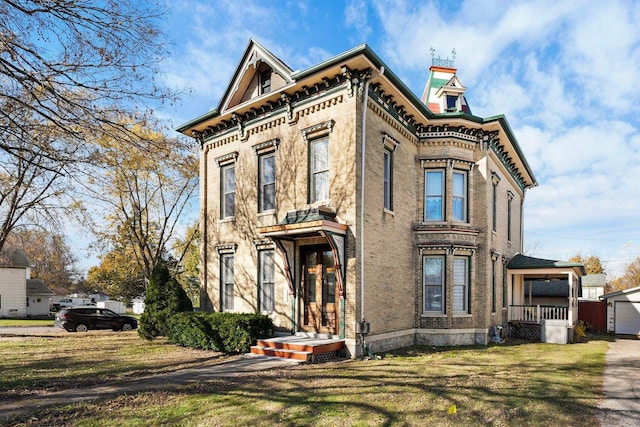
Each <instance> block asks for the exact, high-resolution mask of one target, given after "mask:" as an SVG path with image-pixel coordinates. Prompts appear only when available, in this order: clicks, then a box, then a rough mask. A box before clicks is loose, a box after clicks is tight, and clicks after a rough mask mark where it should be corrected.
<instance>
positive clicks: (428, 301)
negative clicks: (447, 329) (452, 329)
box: [422, 256, 444, 313]
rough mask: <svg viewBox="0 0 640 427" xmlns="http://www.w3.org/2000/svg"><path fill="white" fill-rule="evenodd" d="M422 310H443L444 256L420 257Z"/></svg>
mask: <svg viewBox="0 0 640 427" xmlns="http://www.w3.org/2000/svg"><path fill="white" fill-rule="evenodd" d="M422 274H423V284H424V311H425V312H434V311H437V312H440V313H442V312H444V307H443V305H442V302H443V301H444V298H443V293H444V256H424V257H422Z"/></svg>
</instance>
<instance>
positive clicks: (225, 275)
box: [220, 254, 234, 311]
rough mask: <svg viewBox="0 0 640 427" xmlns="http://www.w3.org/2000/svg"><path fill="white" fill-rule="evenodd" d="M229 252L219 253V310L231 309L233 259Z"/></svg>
mask: <svg viewBox="0 0 640 427" xmlns="http://www.w3.org/2000/svg"><path fill="white" fill-rule="evenodd" d="M233 258H234V256H233V255H231V254H224V255H221V266H220V267H221V270H222V271H221V274H220V284H221V286H220V302H221V311H225V310H233V262H234V260H233Z"/></svg>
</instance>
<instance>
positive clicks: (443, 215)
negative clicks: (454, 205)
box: [423, 168, 447, 222]
mask: <svg viewBox="0 0 640 427" xmlns="http://www.w3.org/2000/svg"><path fill="white" fill-rule="evenodd" d="M430 173H438V174H440V177H441V188H440V194H439V195H435V196H434V195H431V196H430V195H429V194H428V193H427V191H428V187H429V181H428V178H427V176H428V175H429V174H430ZM446 177H447V173H446V169H445V168H433V169H432V168H427V169H425V170H424V206H423V209H424V217H423V219H424V222H443V221H445V220H446V208H445V205H446V194H447V193H446V188H447V185H446ZM429 197H440V218H439V219H429V218H428V217H427V214H428V208H427V201H428V200H429Z"/></svg>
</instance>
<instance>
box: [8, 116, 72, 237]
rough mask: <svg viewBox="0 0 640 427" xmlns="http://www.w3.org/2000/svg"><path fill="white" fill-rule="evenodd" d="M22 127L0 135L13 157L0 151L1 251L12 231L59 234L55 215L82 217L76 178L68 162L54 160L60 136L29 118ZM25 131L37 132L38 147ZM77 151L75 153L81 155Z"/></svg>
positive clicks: (59, 159) (69, 161) (59, 216)
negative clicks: (76, 195)
mask: <svg viewBox="0 0 640 427" xmlns="http://www.w3.org/2000/svg"><path fill="white" fill-rule="evenodd" d="M21 122H22V123H23V126H22V127H21V128H19V129H13V130H12V131H11V132H6V129H0V140H2V141H5V142H7V143H9V144H11V146H12V155H10V156H9V155H6V153H4V154H3V152H2V151H0V250H1V249H2V248H3V247H4V244H5V242H6V240H7V237H8V236H9V235H10V233H11V231H12V230H14V228H16V227H18V226H19V225H22V226H23V227H26V228H33V227H34V226H37V227H39V228H43V226H44V225H45V224H46V227H44V228H47V229H48V230H49V231H54V232H59V231H60V229H61V227H60V221H59V220H60V218H61V215H59V214H66V216H67V217H69V216H73V217H80V216H82V213H83V210H82V207H81V204H80V203H78V201H77V200H76V199H75V198H74V196H73V195H74V191H73V186H72V179H73V178H74V177H76V176H77V175H78V173H79V172H78V170H77V168H76V163H75V161H74V160H72V159H71V158H63V157H58V158H57V159H55V160H54V159H52V158H51V156H50V153H51V152H53V151H55V150H56V147H57V146H58V145H59V144H60V141H61V140H63V139H64V135H61V134H60V132H59V131H58V130H57V129H55V128H52V127H47V126H43V125H41V124H39V123H38V122H36V121H34V120H33V117H31V116H30V115H29V114H28V112H27V113H26V114H23V115H22V117H21ZM27 128H32V129H37V131H38V141H37V144H36V143H34V141H33V140H32V134H31V133H30V132H27V131H26V129H27ZM82 147H83V146H82V145H77V146H76V148H75V149H74V151H73V152H70V154H73V153H79V152H80V151H82V150H83V148H82Z"/></svg>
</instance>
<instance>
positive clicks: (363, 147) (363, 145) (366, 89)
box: [360, 66, 384, 322]
mask: <svg viewBox="0 0 640 427" xmlns="http://www.w3.org/2000/svg"><path fill="white" fill-rule="evenodd" d="M383 74H384V66H381V67H380V69H379V70H378V74H377V75H376V76H371V78H369V79H367V81H366V82H365V83H364V92H363V94H362V127H361V128H360V144H361V150H362V153H361V157H362V159H361V160H362V162H361V163H362V164H361V169H360V322H364V321H365V317H364V188H365V185H364V182H365V181H364V171H365V163H366V155H365V154H366V145H367V144H366V143H367V130H366V129H367V110H368V107H367V101H368V100H369V83H371V80H373V79H374V78H375V77H379V76H382V75H383Z"/></svg>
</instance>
